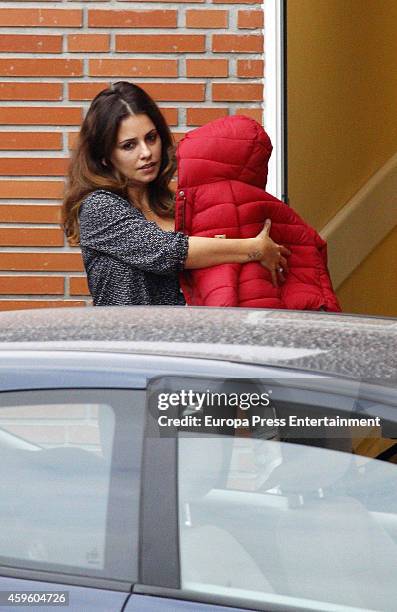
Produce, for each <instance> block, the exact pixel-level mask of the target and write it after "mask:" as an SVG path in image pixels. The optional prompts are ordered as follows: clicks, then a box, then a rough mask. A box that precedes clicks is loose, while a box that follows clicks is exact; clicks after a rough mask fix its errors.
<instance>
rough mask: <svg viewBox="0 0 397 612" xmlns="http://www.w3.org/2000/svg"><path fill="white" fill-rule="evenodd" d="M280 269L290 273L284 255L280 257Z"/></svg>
mask: <svg viewBox="0 0 397 612" xmlns="http://www.w3.org/2000/svg"><path fill="white" fill-rule="evenodd" d="M280 267H281V268H283V270H285V272H288V261H287V260H286V259H285V257H283V256H282V255H281V256H280Z"/></svg>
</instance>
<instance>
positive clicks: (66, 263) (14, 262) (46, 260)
mask: <svg viewBox="0 0 397 612" xmlns="http://www.w3.org/2000/svg"><path fill="white" fill-rule="evenodd" d="M0 269H1V270H7V271H9V270H15V271H29V270H33V271H35V270H37V271H38V270H41V271H48V272H83V269H84V266H83V261H82V259H81V255H80V253H66V252H65V253H29V256H27V254H26V253H8V252H6V251H4V252H2V254H1V257H0Z"/></svg>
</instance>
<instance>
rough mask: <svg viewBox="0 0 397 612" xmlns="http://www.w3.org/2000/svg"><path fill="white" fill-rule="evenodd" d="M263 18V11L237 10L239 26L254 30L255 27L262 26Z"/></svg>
mask: <svg viewBox="0 0 397 612" xmlns="http://www.w3.org/2000/svg"><path fill="white" fill-rule="evenodd" d="M263 20H264V14H263V11H239V12H238V19H237V25H238V27H239V28H246V29H247V30H256V29H257V28H263Z"/></svg>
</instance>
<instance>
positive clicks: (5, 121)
mask: <svg viewBox="0 0 397 612" xmlns="http://www.w3.org/2000/svg"><path fill="white" fill-rule="evenodd" d="M82 119H83V113H82V109H81V108H70V107H68V108H66V107H51V108H50V107H46V106H33V107H28V106H5V107H3V108H0V125H13V124H16V125H80V123H81V121H82Z"/></svg>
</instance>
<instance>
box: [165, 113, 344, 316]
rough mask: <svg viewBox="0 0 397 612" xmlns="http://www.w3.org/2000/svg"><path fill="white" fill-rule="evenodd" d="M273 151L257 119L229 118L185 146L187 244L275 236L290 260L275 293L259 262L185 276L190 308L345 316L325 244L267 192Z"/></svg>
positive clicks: (181, 183)
mask: <svg viewBox="0 0 397 612" xmlns="http://www.w3.org/2000/svg"><path fill="white" fill-rule="evenodd" d="M271 151H272V145H271V142H270V139H269V137H268V136H267V134H266V132H265V131H264V130H263V128H262V127H261V126H260V125H259V124H258V123H257V122H256V121H254V120H253V119H249V118H248V117H243V116H232V117H227V118H222V119H217V120H216V121H212V122H211V123H208V124H207V125H205V126H203V127H200V128H197V129H195V130H193V131H191V132H189V133H188V134H187V135H186V136H185V137H184V138H183V140H182V141H181V142H180V144H179V147H178V151H177V158H178V190H177V200H176V229H177V230H178V231H183V232H185V233H186V234H188V235H189V236H215V235H225V236H226V237H227V238H250V237H253V236H256V235H257V234H258V233H259V232H260V230H261V229H262V228H263V224H264V221H265V220H266V219H267V218H270V219H271V221H272V226H271V231H270V235H271V237H272V239H273V240H274V241H275V242H277V243H279V244H283V245H285V246H286V247H288V248H289V249H290V251H291V252H292V254H291V256H290V257H289V259H288V263H289V272H288V273H287V275H286V281H285V283H284V284H283V285H282V286H280V287H273V285H272V282H271V276H270V273H269V271H268V270H267V269H266V268H264V267H263V266H262V265H261V264H260V263H259V262H249V263H245V264H223V265H218V266H213V267H211V268H203V269H201V270H190V271H186V272H184V273H183V274H182V275H181V279H180V281H181V286H182V290H183V292H184V295H185V299H186V301H187V303H188V304H190V305H196V306H242V307H252V308H291V309H298V310H319V309H320V308H323V309H325V310H331V311H340V306H339V304H338V300H337V298H336V296H335V294H334V292H333V289H332V284H331V280H330V278H329V274H328V270H327V252H326V243H325V242H324V240H323V239H322V238H321V237H320V236H319V235H318V234H317V232H316V231H315V230H314V229H312V228H311V227H310V226H309V225H307V223H305V222H304V221H303V220H302V219H301V218H300V217H299V215H297V213H296V212H294V210H292V208H290V207H289V206H287V205H286V204H285V203H284V202H281V201H280V200H277V199H276V198H275V197H273V196H271V195H270V194H269V193H267V192H266V191H265V185H266V178H267V166H268V161H269V158H270V154H271Z"/></svg>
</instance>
